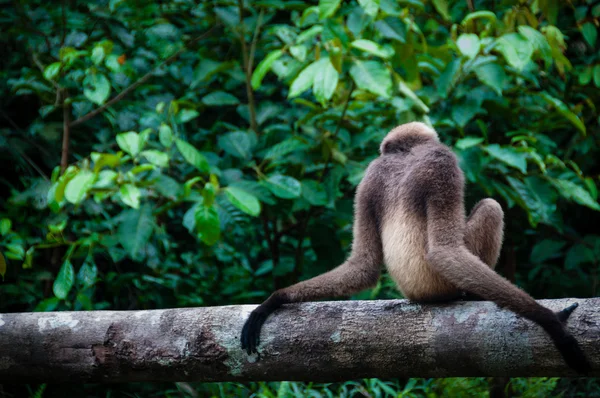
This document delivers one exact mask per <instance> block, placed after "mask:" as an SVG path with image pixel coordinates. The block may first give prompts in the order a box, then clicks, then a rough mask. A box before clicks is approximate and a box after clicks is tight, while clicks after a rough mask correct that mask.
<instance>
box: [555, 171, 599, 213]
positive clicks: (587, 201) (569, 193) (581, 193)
mask: <svg viewBox="0 0 600 398" xmlns="http://www.w3.org/2000/svg"><path fill="white" fill-rule="evenodd" d="M552 183H553V184H554V185H555V186H556V188H557V189H558V192H559V193H560V194H561V195H562V196H563V197H564V198H567V199H570V200H573V201H575V202H577V203H579V204H581V205H584V206H587V207H589V208H590V209H594V210H599V211H600V204H598V202H597V201H595V200H594V198H592V195H590V193H589V192H588V191H586V190H585V189H584V188H583V187H581V186H579V185H577V184H575V183H574V182H572V181H569V180H560V179H552Z"/></svg>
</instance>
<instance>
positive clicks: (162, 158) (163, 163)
mask: <svg viewBox="0 0 600 398" xmlns="http://www.w3.org/2000/svg"><path fill="white" fill-rule="evenodd" d="M141 155H142V156H143V157H145V158H146V160H148V161H149V162H150V163H152V164H153V165H156V166H158V167H168V166H169V155H168V154H167V153H166V152H162V151H158V150H156V149H149V150H147V151H142V153H141Z"/></svg>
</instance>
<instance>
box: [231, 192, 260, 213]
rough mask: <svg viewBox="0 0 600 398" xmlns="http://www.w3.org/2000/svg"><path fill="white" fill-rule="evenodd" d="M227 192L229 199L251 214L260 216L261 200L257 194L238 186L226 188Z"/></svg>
mask: <svg viewBox="0 0 600 398" xmlns="http://www.w3.org/2000/svg"><path fill="white" fill-rule="evenodd" d="M225 194H226V196H227V199H229V201H230V202H231V203H232V204H233V205H234V206H235V207H237V208H238V209H240V210H241V211H243V212H244V213H248V214H250V215H251V216H258V215H259V214H260V202H259V201H258V199H257V198H256V196H254V195H252V194H251V193H248V192H246V191H244V190H243V189H240V188H237V187H233V186H230V187H227V188H225Z"/></svg>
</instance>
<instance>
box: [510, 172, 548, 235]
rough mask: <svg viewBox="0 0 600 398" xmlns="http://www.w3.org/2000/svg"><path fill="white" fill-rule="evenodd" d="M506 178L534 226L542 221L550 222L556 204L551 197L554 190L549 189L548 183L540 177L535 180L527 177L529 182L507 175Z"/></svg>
mask: <svg viewBox="0 0 600 398" xmlns="http://www.w3.org/2000/svg"><path fill="white" fill-rule="evenodd" d="M506 179H507V180H508V182H509V184H510V185H511V186H512V188H513V189H514V190H515V191H516V193H517V194H518V197H517V199H518V200H519V202H520V203H521V204H522V206H524V207H525V208H526V210H527V216H528V219H529V223H530V224H531V225H532V226H533V227H535V226H537V224H538V223H539V222H540V221H542V222H545V223H546V224H550V223H551V220H552V215H553V214H554V213H555V212H556V204H555V203H552V202H551V200H552V199H551V198H549V197H551V196H552V192H549V191H548V189H547V185H544V184H542V183H540V180H541V179H539V178H538V179H536V180H533V179H531V178H529V177H527V180H526V181H527V184H524V183H523V182H521V181H519V180H517V179H516V178H513V177H506ZM534 181H538V182H534Z"/></svg>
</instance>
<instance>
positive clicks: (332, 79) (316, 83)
mask: <svg viewBox="0 0 600 398" xmlns="http://www.w3.org/2000/svg"><path fill="white" fill-rule="evenodd" d="M338 81H339V74H338V71H337V70H335V68H334V67H333V65H332V64H331V62H330V61H329V59H328V62H325V63H324V65H323V66H322V67H321V68H319V69H318V70H317V73H316V74H315V77H314V80H313V94H314V95H315V97H316V98H317V101H319V102H320V103H321V105H323V106H325V103H326V102H327V101H329V100H330V99H331V97H332V96H333V93H334V92H335V88H336V87H337V84H338Z"/></svg>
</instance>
